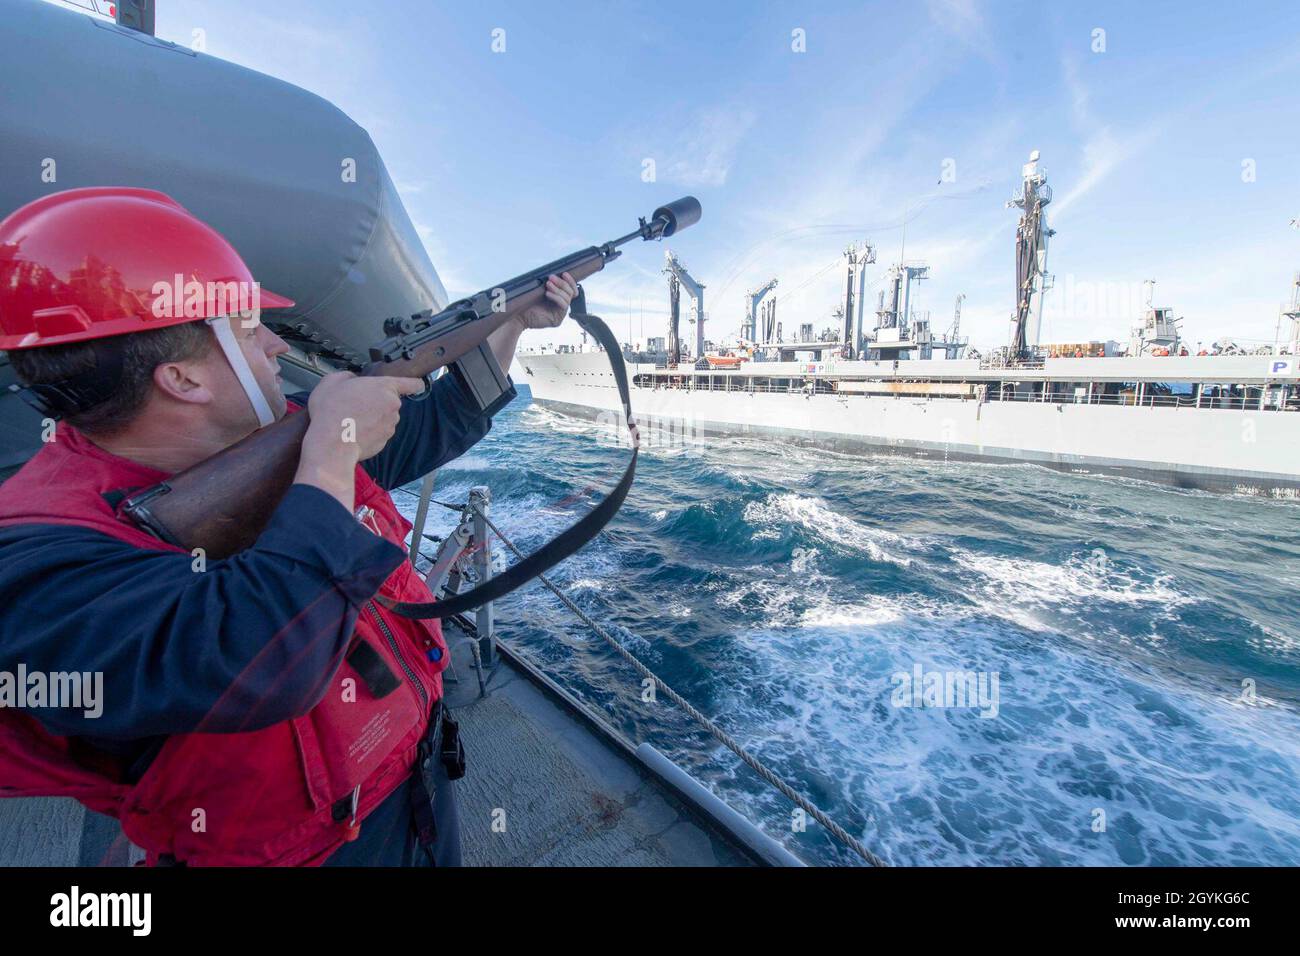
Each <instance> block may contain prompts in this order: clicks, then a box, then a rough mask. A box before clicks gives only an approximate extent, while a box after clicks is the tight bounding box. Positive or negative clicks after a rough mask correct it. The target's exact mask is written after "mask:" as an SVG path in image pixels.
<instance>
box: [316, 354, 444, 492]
mask: <svg viewBox="0 0 1300 956" xmlns="http://www.w3.org/2000/svg"><path fill="white" fill-rule="evenodd" d="M423 388H424V382H423V381H422V380H421V379H418V378H398V377H395V376H386V375H367V376H356V375H353V374H352V373H351V372H332V373H330V374H329V375H326V376H325V377H324V378H322V379H321V380H320V382H319V383H318V384H317V385H316V388H315V389H313V390H312V393H311V398H310V399H309V400H308V402H307V412H308V414H310V415H311V424H309V425H308V426H307V434H306V436H304V438H303V440H302V455H301V457H300V458H299V459H298V472H297V474H296V475H295V476H294V481H296V482H302V483H304V484H308V485H314V486H316V487H317V488H320V489H321V490H322V491H325V492H326V493H328V494H330V495H333V496H334V497H335V498H337V499H338V500H339V501H340V502H341V503H342V504H343V506H344V507H345V508H347V509H348V510H349V511H351V510H352V499H353V496H354V483H353V479H354V477H355V470H356V467H357V463H358V462H361V461H365V460H366V459H367V458H371V457H373V456H375V455H377V454H379V452H380V451H381V450H382V449H383V447H384V446H385V445H387V444H388V440H389V439H390V438H392V437H393V433H394V432H395V431H397V422H398V419H399V418H400V416H401V411H402V396H403V395H414V394H415V393H416V392H419V391H420V390H421V389H423Z"/></svg>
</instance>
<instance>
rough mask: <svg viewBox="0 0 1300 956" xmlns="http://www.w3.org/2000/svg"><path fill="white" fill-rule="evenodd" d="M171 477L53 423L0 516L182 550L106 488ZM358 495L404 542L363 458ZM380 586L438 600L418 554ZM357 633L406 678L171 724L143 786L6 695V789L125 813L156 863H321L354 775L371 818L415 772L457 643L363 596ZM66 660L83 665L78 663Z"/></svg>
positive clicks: (335, 687)
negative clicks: (199, 722) (115, 501)
mask: <svg viewBox="0 0 1300 956" xmlns="http://www.w3.org/2000/svg"><path fill="white" fill-rule="evenodd" d="M291 407H292V406H291ZM165 477H167V476H166V475H165V474H163V473H162V472H159V471H156V470H154V469H151V468H147V467H144V466H142V465H139V464H136V463H135V462H131V461H128V460H126V459H123V458H120V457H118V456H116V455H112V454H110V453H108V452H106V451H104V450H103V449H101V448H99V447H98V446H96V445H95V444H93V443H92V442H90V441H89V440H88V439H87V438H86V437H85V436H84V435H82V434H81V433H79V432H78V431H77V430H76V429H75V428H72V427H71V426H69V425H66V424H60V425H59V426H58V428H57V430H56V437H55V440H54V441H53V442H50V443H48V444H46V445H45V446H44V447H43V448H42V449H41V450H40V451H39V452H37V453H36V454H35V455H34V456H33V457H32V458H31V460H30V461H28V463H27V464H26V465H25V466H24V467H23V468H22V469H21V470H20V471H18V472H17V473H16V474H15V475H14V476H13V477H12V478H10V479H9V480H8V481H6V482H5V483H4V484H3V485H0V526H12V525H19V524H61V525H78V526H81V527H86V528H91V529H94V530H96V531H100V532H103V533H104V534H108V535H111V536H112V537H114V538H118V539H120V540H122V541H126V542H128V543H130V544H133V545H135V546H136V547H139V548H151V549H154V550H160V551H182V549H180V548H176V547H173V546H171V545H168V544H164V543H163V542H161V541H158V540H157V539H156V538H154V537H152V536H151V535H149V534H148V533H146V532H144V531H141V530H140V529H138V528H136V527H135V526H134V525H132V524H130V523H128V522H127V521H125V520H123V519H120V518H118V517H117V515H116V513H115V512H114V509H113V508H112V506H110V504H109V503H108V501H107V500H105V498H104V497H102V496H103V495H104V494H105V493H110V492H114V491H120V490H122V489H126V488H129V489H138V488H142V487H148V486H151V485H153V484H156V483H157V482H158V481H160V480H162V479H164V478H165ZM362 508H369V509H373V513H372V514H371V513H367V512H362V514H363V516H364V518H365V520H364V522H363V523H365V524H366V525H367V527H369V528H370V529H371V530H372V531H377V532H378V533H379V534H381V535H383V537H384V538H386V539H388V540H389V541H391V542H393V543H394V544H396V545H398V546H399V547H400V546H403V541H404V539H405V537H406V535H407V533H408V532H409V531H410V529H411V525H410V523H409V522H408V521H407V520H406V519H405V518H404V517H402V515H401V513H400V512H398V510H397V508H396V506H395V505H394V504H393V501H392V499H391V498H390V497H389V496H388V493H387V492H385V491H384V490H383V489H382V488H380V487H379V485H377V484H376V483H375V482H374V481H372V480H371V478H370V476H369V475H367V474H366V472H365V471H364V470H363V469H362V468H361V467H359V466H358V468H357V472H356V502H355V509H356V510H358V511H360V509H362ZM303 533H304V534H310V533H311V529H310V528H304V529H303ZM379 593H380V594H382V595H384V596H385V597H390V598H393V599H394V600H397V601H429V600H432V595H430V593H429V590H428V588H427V587H425V585H424V582H423V581H422V580H421V579H420V577H419V575H418V574H417V573H416V572H415V569H414V568H413V567H412V566H411V563H410V562H409V561H403V562H402V564H401V566H400V567H398V568H397V570H396V571H394V572H393V573H392V574H391V575H389V577H388V579H387V580H386V581H385V582H384V584H383V587H382V588H381V589H380V591H379ZM381 622H382V623H381ZM385 629H386V630H387V633H385ZM390 635H391V637H390ZM357 641H364V642H366V643H367V644H369V645H370V646H371V647H372V648H373V649H374V650H375V651H377V652H378V653H379V654H380V655H381V657H382V659H383V660H384V662H385V664H386V665H387V666H388V668H389V670H391V671H392V673H393V674H394V675H395V676H397V677H398V678H400V679H401V683H400V686H398V687H397V688H396V689H395V690H392V691H390V692H389V693H386V694H385V695H384V696H383V697H381V698H375V697H374V696H373V695H372V694H371V693H370V691H369V689H368V688H367V686H366V683H365V681H364V679H362V677H361V675H360V674H359V673H358V672H357V671H355V670H354V669H353V668H352V667H351V665H350V664H349V663H347V661H344V662H343V663H342V664H341V665H340V667H339V669H338V671H337V673H336V674H335V676H334V679H333V682H332V683H331V684H330V688H329V690H328V691H327V692H326V694H325V696H324V698H323V699H322V700H321V702H320V703H319V704H317V705H316V707H315V708H313V709H312V710H311V711H310V712H309V713H307V714H305V715H304V716H302V717H297V718H294V719H292V720H286V721H283V722H281V723H278V724H274V725H272V726H270V727H266V728H264V729H262V730H256V731H251V732H247V733H220V734H218V733H189V734H176V735H173V736H171V737H169V738H167V740H166V742H165V743H164V744H163V746H162V749H161V750H160V751H159V753H158V754H157V756H156V757H155V759H154V760H153V762H152V763H151V764H150V765H149V768H148V770H147V771H146V772H145V773H144V775H143V777H142V778H141V779H140V780H139V781H138V782H136V783H134V784H129V783H126V782H124V781H123V780H122V779H121V776H120V772H119V769H118V768H117V767H115V766H113V765H112V761H104V765H103V766H98V767H90V766H88V765H87V764H88V763H92V762H93V763H99V762H98V761H88V760H87V759H86V756H85V755H84V754H82V753H81V752H80V751H78V753H77V758H76V759H74V758H73V755H72V753H71V752H70V744H71V741H70V740H69V738H63V737H57V736H54V735H52V734H50V733H48V732H46V731H45V730H44V729H43V728H42V726H41V725H40V724H39V723H38V722H37V721H36V720H35V719H34V718H32V717H31V716H29V715H27V714H23V713H21V712H19V711H16V710H12V709H8V708H0V781H2V782H3V787H0V796H14V797H16V796H70V797H74V798H76V799H77V800H79V801H80V802H81V803H82V804H84V805H85V806H87V807H89V808H91V809H93V810H97V811H99V812H101V813H107V814H109V815H110V816H114V817H116V818H117V819H118V820H120V821H121V823H122V829H123V831H124V832H125V834H126V835H127V837H129V838H130V839H131V841H132V842H134V843H135V844H136V845H138V846H140V847H142V848H144V850H145V851H146V854H147V862H149V863H151V864H152V863H156V862H157V860H158V857H159V856H160V855H161V854H170V855H171V856H172V857H174V858H175V859H176V860H178V861H180V862H184V863H186V864H189V865H230V866H250V865H263V864H269V865H285V866H294V865H315V864H319V863H321V862H323V861H324V860H325V858H326V857H328V856H329V855H330V854H331V853H332V852H333V851H334V850H336V849H338V847H339V846H341V845H342V844H343V842H344V841H345V840H346V839H347V837H348V835H349V825H350V823H351V819H352V813H351V810H350V804H351V797H352V794H353V791H354V789H355V788H357V787H360V791H359V794H358V798H357V799H358V803H357V808H356V819H357V820H358V821H362V820H364V818H365V816H366V815H367V814H369V813H370V811H371V810H373V809H374V808H375V807H376V806H378V805H379V803H380V802H381V801H383V799H384V798H385V797H387V796H388V795H389V794H390V793H392V792H393V791H394V790H395V789H396V788H397V787H398V786H399V785H400V784H401V783H403V782H404V781H405V780H406V779H407V778H408V777H409V775H410V773H411V771H412V769H413V767H414V763H415V755H416V749H417V746H418V744H419V741H420V740H421V738H422V737H423V736H424V734H425V732H426V729H427V725H428V722H429V716H430V713H431V712H432V707H433V704H434V703H435V702H436V701H439V700H440V699H441V697H442V676H441V673H442V670H443V669H444V668H445V667H446V666H447V661H448V655H447V648H446V644H445V643H444V641H443V638H442V631H441V628H440V627H439V625H438V622H437V621H434V620H430V621H413V620H410V619H407V618H403V617H399V616H397V615H393V614H389V613H388V612H386V611H384V610H382V609H381V608H380V607H379V606H378V605H377V604H375V603H374V602H369V603H367V605H366V606H365V607H363V608H362V609H361V611H360V613H359V615H358V617H357V623H356V630H355V633H354V635H353V638H352V642H353V644H352V645H350V646H355V643H356V642H357ZM435 647H436V648H437V649H438V650H437V652H434V653H433V656H434V657H436V658H437V660H432V661H431V660H430V659H429V654H428V653H426V652H428V651H429V650H430V649H431V648H435ZM68 669H69V670H75V669H76V668H75V666H74V665H73V664H71V663H70V664H69V668H68ZM341 811H345V812H341ZM340 815H341V816H342V817H343V819H341V820H340V819H337V817H338V816H340Z"/></svg>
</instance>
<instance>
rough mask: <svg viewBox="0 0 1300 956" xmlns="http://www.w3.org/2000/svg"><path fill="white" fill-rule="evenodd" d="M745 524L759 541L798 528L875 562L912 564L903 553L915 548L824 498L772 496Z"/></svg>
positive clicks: (750, 510)
mask: <svg viewBox="0 0 1300 956" xmlns="http://www.w3.org/2000/svg"><path fill="white" fill-rule="evenodd" d="M744 518H745V521H746V522H748V523H749V524H750V525H751V526H752V528H753V530H752V532H751V536H752V537H753V538H754V539H755V540H763V539H764V538H771V537H776V536H777V535H779V533H780V532H779V528H780V526H781V525H797V526H800V527H803V528H805V529H807V530H808V531H811V532H813V533H814V534H816V535H818V536H819V537H821V538H823V539H825V540H827V541H831V542H833V543H835V544H838V545H840V546H842V547H845V548H849V549H852V550H856V551H863V552H865V553H866V554H867V555H868V556H869V557H870V558H871V559H872V560H873V561H887V562H889V563H891V564H897V565H900V566H903V567H906V566H907V565H909V564H911V563H912V559H911V557H909V556H908V555H906V554H904V553H902V552H904V551H905V550H907V549H908V548H909V547H911V546H912V545H914V544H917V543H918V542H916V541H915V540H914V539H908V538H905V537H903V536H902V535H898V534H895V533H894V532H892V531H886V530H884V529H883V528H873V527H870V526H868V525H865V524H862V523H860V522H857V521H854V520H853V519H852V518H849V517H846V516H845V515H842V514H839V513H838V512H836V511H835V510H833V509H832V508H831V507H830V506H828V505H827V504H826V503H825V502H824V501H822V500H821V499H820V498H810V497H807V496H805V495H797V494H792V493H789V492H784V493H773V494H769V495H768V496H767V497H765V498H764V499H763V500H762V501H751V502H750V503H749V504H747V505H746V506H745V511H744Z"/></svg>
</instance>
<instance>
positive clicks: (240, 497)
mask: <svg viewBox="0 0 1300 956" xmlns="http://www.w3.org/2000/svg"><path fill="white" fill-rule="evenodd" d="M605 261H606V257H605V256H604V255H602V253H601V250H599V249H598V248H597V247H592V248H591V249H590V250H587V251H586V252H585V253H578V254H575V255H574V256H570V257H568V259H567V260H557V261H556V262H554V263H551V264H550V265H551V266H560V265H561V264H562V266H563V268H562V270H561V271H567V272H568V273H569V274H570V275H572V276H573V278H574V279H575V281H578V282H581V281H582V280H583V279H586V278H587V277H588V276H591V275H594V274H595V273H597V272H599V271H600V270H601V269H603V268H604V266H605ZM549 268H550V266H543V267H542V268H541V269H538V270H534V271H533V272H531V273H528V274H527V275H525V276H521V277H519V278H518V279H515V280H511V282H510V283H507V284H506V286H503V287H500V288H502V289H503V290H506V292H507V299H506V302H505V308H504V309H503V310H502V311H500V312H491V313H489V314H487V315H484V316H482V317H480V318H473V319H471V320H468V321H465V322H462V323H461V324H459V325H457V326H456V327H454V328H452V329H450V330H449V331H448V332H447V333H446V334H445V335H441V336H439V337H438V338H436V339H433V340H431V341H428V342H425V343H424V344H422V345H420V346H419V347H417V348H415V349H414V350H413V351H412V354H411V355H410V356H409V357H402V358H396V359H393V360H392V361H386V362H385V361H380V362H373V363H371V364H370V365H368V366H366V368H365V369H364V370H363V372H362V374H364V375H394V376H407V377H411V378H422V377H424V376H425V375H430V374H432V373H433V372H436V371H437V370H438V369H440V368H442V367H443V366H446V365H450V364H451V363H453V362H455V361H456V360H457V359H459V358H460V357H461V356H463V355H465V354H466V353H467V352H469V351H470V350H471V349H475V348H477V347H478V346H479V345H480V344H482V342H483V341H484V340H485V339H486V338H487V337H488V336H489V335H491V334H492V333H493V332H495V331H496V330H497V329H499V328H500V327H501V326H503V325H505V324H506V322H508V321H509V320H511V319H512V318H514V317H515V316H517V315H519V314H520V313H522V312H523V311H525V310H527V309H529V308H531V307H532V306H534V305H537V304H539V303H541V302H543V301H544V300H545V297H546V277H547V276H548V275H550V274H551V273H550V272H548V271H547V270H548V269H549ZM556 274H558V273H556ZM507 287H509V288H507ZM491 292H492V290H488V291H487V292H481V293H479V296H485V295H486V296H488V297H489V298H490V297H491ZM477 298H478V296H476V297H475V299H477ZM473 301H475V300H474V299H470V300H464V302H463V303H456V304H454V305H453V306H449V307H448V310H450V309H452V308H455V307H456V306H458V305H464V306H465V307H466V308H468V307H469V305H468V304H469V303H471V302H473ZM448 310H444V311H448ZM309 424H310V419H309V417H308V415H307V410H306V409H302V410H301V411H299V412H296V413H294V414H292V415H286V416H285V417H284V418H282V419H280V420H279V421H277V422H274V423H272V424H270V425H267V426H266V427H265V428H260V429H258V430H257V431H255V432H253V433H252V434H251V435H249V436H247V437H246V438H244V439H242V440H240V441H238V442H236V443H235V444H233V445H231V446H230V447H229V448H226V449H224V450H222V451H220V452H218V453H217V454H215V455H213V456H211V457H210V458H206V459H204V460H203V461H201V462H199V463H198V464H197V465H194V466H193V467H190V468H187V469H185V471H182V472H177V473H176V474H175V475H173V476H171V477H170V478H168V479H167V480H166V481H165V482H163V483H162V484H159V485H155V486H154V487H153V488H150V489H147V490H146V491H144V492H141V493H139V494H136V495H134V496H133V497H132V498H130V499H129V500H128V501H127V502H126V504H125V506H124V508H123V510H124V511H125V512H126V513H127V514H128V515H129V516H130V517H131V518H132V519H133V520H135V521H136V523H137V524H139V525H141V526H143V527H144V528H146V529H147V530H149V531H150V532H152V533H153V534H154V535H156V536H157V537H159V538H160V539H162V540H163V541H167V542H168V543H170V544H175V545H179V546H180V547H183V548H185V549H186V550H189V551H192V550H194V549H195V548H202V549H203V552H204V554H205V556H206V557H208V558H213V559H216V558H225V557H229V556H230V555H232V554H236V553H238V552H240V551H242V550H244V549H245V548H247V547H249V546H250V545H252V544H253V543H254V542H255V541H256V540H257V537H258V535H260V534H261V533H262V530H263V529H264V528H265V527H266V525H267V523H268V522H269V521H270V520H271V515H272V513H273V512H274V511H275V509H276V507H277V506H278V505H279V504H280V501H281V499H282V498H283V497H284V494H285V492H286V491H288V490H289V486H290V485H292V484H293V477H294V474H295V473H296V472H297V470H298V459H299V456H300V455H301V452H302V441H303V438H304V436H305V435H306V434H307V428H308V425H309Z"/></svg>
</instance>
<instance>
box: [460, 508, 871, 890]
mask: <svg viewBox="0 0 1300 956" xmlns="http://www.w3.org/2000/svg"><path fill="white" fill-rule="evenodd" d="M435 503H436V504H441V505H443V507H444V508H451V509H452V510H454V511H460V510H461V508H460V507H458V506H455V505H447V504H443V502H435ZM482 517H483V520H484V521H485V522H486V523H487V526H488V527H489V528H491V529H492V531H493V533H494V534H496V536H497V537H498V538H500V539H501V541H502V543H504V544H505V546H506V547H507V548H509V549H510V550H511V551H513V552H514V554H515V557H517V558H520V559H522V558H523V557H524V554H523V552H522V551H520V550H519V549H518V548H516V547H515V545H514V542H512V541H511V540H510V539H509V538H507V537H506V536H505V535H504V534H502V533H501V529H500V528H498V527H497V526H496V524H495V523H494V522H493V521H492V519H491V518H489V517H488V516H487V515H483V516H482ZM537 580H539V581H541V582H542V583H543V584H544V585H546V587H547V588H549V589H550V591H551V593H552V594H554V595H555V596H556V597H558V598H559V599H560V601H562V602H563V603H564V605H565V606H566V607H567V608H568V609H569V610H570V611H572V612H573V613H574V614H575V615H577V616H578V618H579V619H580V620H581V621H582V622H583V623H584V624H586V625H587V626H588V627H590V628H591V629H592V630H593V631H595V632H596V633H597V634H599V635H600V636H601V638H602V639H604V641H605V643H606V644H608V645H609V646H610V647H612V648H613V649H614V650H615V651H616V652H617V653H618V655H619V656H620V657H622V658H623V659H624V660H625V661H627V662H628V663H629V664H631V665H632V666H633V667H634V668H635V669H636V670H637V672H638V673H640V674H641V676H642V677H645V678H647V679H648V680H651V681H653V682H654V685H655V686H656V687H657V688H659V690H660V691H662V692H663V693H664V694H665V695H666V696H667V697H668V698H669V700H671V701H672V702H673V703H675V704H676V705H677V706H678V707H680V708H681V709H682V710H684V711H686V713H688V714H689V715H690V716H691V717H693V718H695V720H697V721H698V722H699V723H700V725H701V726H703V727H704V729H705V730H707V731H708V732H709V733H710V734H712V735H713V737H714V739H716V740H717V741H718V742H719V743H721V744H722V745H723V746H725V747H726V748H727V749H728V750H730V751H731V752H732V753H734V754H735V755H736V756H737V757H739V758H740V759H741V760H742V761H744V762H745V764H746V765H747V766H748V767H749V768H750V769H751V770H753V771H754V772H755V773H756V774H758V775H759V776H760V777H762V778H763V779H764V780H766V781H767V782H768V783H769V784H771V785H772V786H773V787H775V788H776V789H777V790H779V791H780V792H781V793H782V794H784V795H785V796H786V797H787V798H788V799H789V800H790V801H791V802H792V803H794V804H795V805H796V806H798V807H800V808H801V809H802V810H803V811H804V812H805V813H807V814H808V815H810V816H811V817H812V818H813V819H814V820H816V821H817V822H818V823H820V824H821V825H822V826H824V827H825V828H826V829H827V830H828V831H830V833H831V834H832V835H833V836H834V837H835V838H836V839H837V840H839V841H840V842H841V843H843V844H844V845H845V846H847V847H848V848H849V849H851V850H852V851H853V852H855V853H857V854H858V856H860V857H862V859H864V860H866V861H867V862H868V863H870V864H871V865H872V866H887V865H888V864H887V863H885V861H884V860H882V859H881V858H880V857H878V856H876V854H874V853H872V852H871V851H870V850H868V849H867V848H866V847H865V846H863V844H862V843H861V841H859V840H858V839H856V838H855V837H854V836H853V835H852V834H850V833H849V832H848V831H847V830H845V829H844V828H843V827H841V826H840V825H839V824H838V823H836V822H835V821H834V820H832V819H831V818H830V817H828V816H827V815H826V814H825V813H824V812H822V810H821V809H819V808H818V807H817V806H816V805H814V804H813V803H812V801H811V800H809V799H808V798H807V797H805V796H803V794H801V793H799V792H798V791H797V790H795V789H794V788H793V787H791V786H790V785H789V784H788V783H786V782H785V781H784V780H782V779H781V778H780V777H778V776H777V775H776V773H775V772H773V771H772V770H770V769H768V767H767V766H765V765H764V764H763V763H762V762H761V761H760V760H759V759H758V758H757V757H755V756H754V755H753V754H751V753H750V752H749V751H748V750H746V749H745V748H744V747H743V746H742V745H741V744H740V743H739V742H738V741H737V740H735V739H734V738H733V737H732V736H731V735H730V734H728V733H727V732H726V731H725V730H723V729H722V728H721V727H719V726H718V725H717V724H715V723H714V722H713V721H712V720H710V719H709V718H708V717H706V716H705V715H704V714H702V713H700V712H699V711H698V710H696V709H695V707H693V706H692V705H691V703H690V702H689V701H688V700H686V698H684V697H682V695H681V694H679V693H677V691H675V690H673V689H672V688H671V687H669V686H668V685H667V684H665V683H664V682H663V680H662V679H660V677H659V675H658V674H656V673H655V672H654V671H652V670H650V668H649V667H647V666H646V665H645V664H643V663H642V662H641V661H640V659H639V658H637V657H636V656H635V655H634V654H633V653H632V652H631V651H629V650H628V649H627V648H625V647H624V646H623V645H622V644H620V643H619V642H618V641H617V640H615V639H614V638H613V637H612V636H611V635H610V634H609V632H607V631H606V630H605V629H604V628H603V627H601V626H600V625H599V624H597V623H596V622H595V621H593V620H592V619H591V618H590V617H588V616H587V615H586V614H585V613H584V612H583V610H582V609H581V608H580V607H578V606H577V605H576V604H574V603H573V601H571V600H570V599H569V597H568V596H567V595H566V594H564V592H562V591H561V590H560V589H559V588H557V587H556V586H555V585H554V584H552V583H551V581H550V579H549V578H547V577H546V575H545V574H539V575H537Z"/></svg>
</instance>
